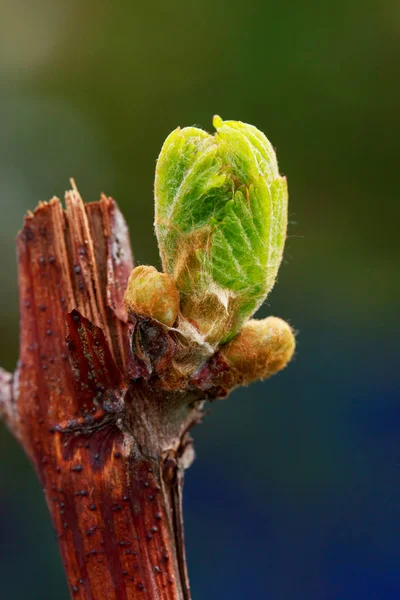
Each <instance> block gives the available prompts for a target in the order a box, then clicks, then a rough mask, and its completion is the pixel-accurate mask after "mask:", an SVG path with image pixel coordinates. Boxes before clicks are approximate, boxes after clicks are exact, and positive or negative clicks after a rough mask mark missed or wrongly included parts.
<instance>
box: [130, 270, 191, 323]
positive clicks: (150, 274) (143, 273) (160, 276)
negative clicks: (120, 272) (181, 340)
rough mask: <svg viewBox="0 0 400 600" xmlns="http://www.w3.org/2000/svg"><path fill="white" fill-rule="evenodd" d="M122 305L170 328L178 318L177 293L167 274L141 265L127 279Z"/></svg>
mask: <svg viewBox="0 0 400 600" xmlns="http://www.w3.org/2000/svg"><path fill="white" fill-rule="evenodd" d="M124 304H125V306H126V308H127V310H128V311H131V312H134V313H138V314H140V315H143V316H147V317H151V318H152V319H155V320H157V321H159V322H160V323H162V324H163V325H166V326H167V327H172V326H173V324H174V323H175V321H176V319H177V317H178V312H179V292H178V290H177V288H176V285H175V283H174V281H173V280H172V279H171V277H170V276H169V275H168V274H166V273H160V272H159V271H157V269H155V268H154V267H150V266H146V265H141V266H139V267H136V268H135V269H133V271H132V273H131V275H130V277H129V280H128V286H127V288H126V292H125V296H124Z"/></svg>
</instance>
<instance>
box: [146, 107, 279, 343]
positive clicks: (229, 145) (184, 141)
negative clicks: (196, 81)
mask: <svg viewBox="0 0 400 600" xmlns="http://www.w3.org/2000/svg"><path fill="white" fill-rule="evenodd" d="M214 126H215V128H216V130H217V133H216V134H215V135H210V134H208V133H206V132H204V131H202V130H201V129H197V128H195V127H186V128H184V129H179V128H178V129H176V130H175V131H173V132H172V133H171V134H170V135H169V136H168V138H167V139H166V141H165V143H164V145H163V147H162V150H161V153H160V156H159V158H158V162H157V168H156V178H155V198H156V218H155V227H156V233H157V238H158V244H159V248H160V254H161V259H162V264H163V269H164V271H165V272H167V273H168V274H170V275H171V276H172V277H173V279H174V280H175V282H176V285H177V287H178V289H179V291H180V294H181V312H182V315H183V316H184V317H185V318H186V319H189V320H190V321H191V322H192V323H193V324H194V325H195V326H196V327H197V329H198V330H199V331H200V333H201V334H202V335H203V337H204V339H205V340H206V341H207V342H210V343H211V344H213V345H215V344H218V343H224V342H226V341H228V340H229V339H231V338H232V337H233V336H234V335H235V334H236V333H237V332H238V331H239V329H240V328H241V326H242V325H243V323H244V322H245V321H246V320H247V319H249V318H250V317H251V316H252V315H253V314H254V312H255V311H256V310H257V308H258V307H259V306H260V304H261V303H262V302H263V301H264V299H265V298H266V296H267V294H268V292H269V291H270V290H271V288H272V287H273V285H274V282H275V279H276V275H277V272H278V268H279V265H280V262H281V259H282V252H283V247H284V243H285V238H286V225H287V187H286V179H285V178H284V177H281V176H280V175H279V171H278V165H277V161H276V156H275V152H274V149H273V147H272V145H271V143H270V142H269V141H268V140H267V138H266V137H265V135H264V134H263V133H261V132H260V131H259V130H258V129H257V128H256V127H253V126H252V125H247V124H245V123H241V122H240V121H222V119H221V118H220V117H214Z"/></svg>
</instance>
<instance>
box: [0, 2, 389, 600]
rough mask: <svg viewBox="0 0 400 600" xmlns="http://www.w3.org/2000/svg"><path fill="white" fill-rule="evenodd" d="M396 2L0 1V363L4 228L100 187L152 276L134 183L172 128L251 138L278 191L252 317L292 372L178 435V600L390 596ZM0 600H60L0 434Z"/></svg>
mask: <svg viewBox="0 0 400 600" xmlns="http://www.w3.org/2000/svg"><path fill="white" fill-rule="evenodd" d="M399 36H400V3H399V2H398V1H397V0H387V1H378V0H346V1H344V0H338V1H337V2H335V3H331V2H321V1H317V0H310V1H307V2H306V1H298V2H284V1H283V2H270V1H269V0H247V2H240V1H239V0H231V1H230V2H222V1H221V0H214V1H211V0H197V1H194V0H186V1H185V2H182V1H176V2H162V1H158V0H154V1H153V2H151V3H150V2H147V3H146V2H145V3H136V2H133V1H132V0H131V1H126V0H120V1H116V2H113V3H111V2H106V1H105V0H96V2H95V1H94V0H89V1H80V2H78V1H77V0H69V1H68V2H60V1H57V0H32V1H30V2H28V1H27V0H26V1H24V0H0V117H1V129H0V215H1V216H0V259H1V273H2V276H1V289H2V292H1V296H0V339H1V344H0V364H2V365H3V366H4V367H5V368H8V369H9V370H12V369H13V367H14V364H15V362H16V359H17V354H18V309H17V285H16V281H17V279H16V265H15V248H14V238H15V234H16V232H17V230H18V229H19V227H20V226H21V223H22V218H23V215H24V213H25V212H26V210H28V209H32V208H33V207H34V206H35V205H36V203H37V201H38V200H40V199H41V200H46V199H48V198H49V197H51V196H52V195H53V194H56V195H58V196H61V197H62V195H63V193H64V190H65V189H66V188H67V187H68V185H69V184H68V178H69V177H70V176H74V177H75V178H76V181H77V183H78V186H79V188H80V191H81V193H82V195H83V197H84V199H85V200H87V201H89V200H95V199H97V198H98V197H99V193H100V192H101V191H104V192H106V193H108V194H110V195H112V196H113V197H114V198H116V200H117V201H118V203H119V205H120V207H121V208H122V210H123V212H124V214H125V216H126V218H127V221H128V223H129V225H130V229H131V239H132V244H133V248H134V252H135V256H136V259H137V262H138V263H150V264H155V265H159V258H158V251H157V245H156V240H155V237H154V235H153V225H152V221H153V194H152V187H153V176H154V168H155V161H156V158H157V155H158V152H159V150H160V148H161V144H162V142H163V140H164V139H165V137H166V135H167V134H168V133H169V132H170V131H171V130H172V129H174V128H175V127H176V126H177V125H181V126H186V125H193V124H196V125H198V126H200V127H203V128H205V129H208V130H211V119H212V115H213V114H214V113H218V114H220V115H221V116H222V117H223V118H226V119H228V118H229V119H240V120H243V121H246V122H249V123H252V124H254V125H256V126H257V127H259V128H260V129H261V130H262V131H264V132H265V133H266V134H267V136H268V137H269V138H270V140H271V141H272V143H273V144H274V146H275V147H276V148H277V152H278V158H279V162H280V168H281V172H282V173H284V174H286V175H287V177H288V182H289V192H290V226H289V238H288V242H287V245H286V251H285V260H284V264H283V266H282V268H281V271H280V276H279V280H278V283H277V285H276V287H275V289H274V291H273V293H272V294H271V296H270V298H269V299H268V303H267V305H265V306H264V307H263V309H262V311H260V312H261V315H262V316H266V315H267V314H275V315H278V316H281V317H283V318H285V319H287V320H289V321H290V322H291V323H292V324H293V326H294V327H295V328H296V329H297V330H298V331H299V334H298V351H297V356H296V360H295V362H294V363H293V364H292V365H291V366H290V367H289V368H288V369H287V370H286V371H284V372H283V373H281V374H280V375H279V376H277V377H275V378H274V379H272V380H271V381H269V382H266V383H262V384H257V385H253V386H251V387H250V388H249V389H245V390H239V391H236V392H234V393H233V394H232V396H231V397H230V399H229V400H227V401H224V402H221V403H218V404H215V405H214V406H213V407H212V410H211V413H210V415H209V416H208V417H207V419H206V420H205V422H204V424H203V425H202V426H201V427H198V429H197V430H196V431H195V439H196V447H197V454H198V460H197V461H196V463H195V464H194V466H193V467H192V468H191V469H190V471H189V472H188V473H187V477H186V488H185V518H186V535H187V546H188V556H189V568H190V574H191V584H192V591H193V597H194V600H200V599H201V598H204V597H207V598H208V599H209V600H222V599H225V598H226V599H229V600H236V599H240V600H243V599H245V598H246V599H247V598H251V599H253V598H254V599H255V598H257V599H262V600H263V599H266V600H302V599H304V600H320V599H322V598H324V599H329V600H347V599H349V600H350V599H351V600H355V599H358V598H360V599H361V600H369V599H372V598H374V599H375V598H376V599H379V600H381V599H385V600H388V599H392V598H393V599H398V598H399V597H400V550H399V544H398V539H399V537H400V476H399V466H400V405H399V398H400V394H399V391H400V375H399V350H398V341H397V339H396V338H397V337H398V334H399V333H400V331H399V330H400V327H399V324H400V323H399V314H398V313H399V307H400V279H399V258H400V257H399V232H398V228H399V221H400V208H399V192H398V187H399V184H398V173H399V151H398V139H399V138H400V120H399V104H400V102H399V101H400V93H399V92H400V81H399V73H398V65H399V59H400V41H399ZM0 454H1V457H2V460H1V462H0V486H1V491H0V532H1V533H0V597H1V598H4V600H9V599H10V600H11V599H13V600H19V599H24V600H54V598H57V600H67V598H68V593H67V588H66V583H65V581H64V575H63V571H62V566H61V562H60V559H59V556H58V551H57V547H56V542H55V539H54V535H53V532H52V528H51V525H50V522H49V518H48V515H47V509H46V507H45V504H44V500H43V498H42V492H41V490H40V487H39V485H38V483H37V481H36V478H35V476H34V474H33V471H32V468H31V467H30V465H29V464H28V461H27V459H26V458H25V456H24V455H23V453H22V451H21V450H20V448H19V446H18V445H17V443H16V442H15V441H14V440H13V439H12V438H11V435H10V434H9V433H8V431H7V430H6V429H5V427H4V426H2V427H1V430H0Z"/></svg>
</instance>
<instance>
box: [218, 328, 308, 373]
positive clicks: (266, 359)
mask: <svg viewBox="0 0 400 600" xmlns="http://www.w3.org/2000/svg"><path fill="white" fill-rule="evenodd" d="M295 346H296V342H295V337H294V335H293V331H292V329H291V327H290V325H288V323H286V321H283V320H282V319H279V318H278V317H268V318H266V319H262V320H257V319H251V320H250V321H247V323H245V324H244V326H243V328H242V329H241V331H240V333H239V334H238V335H237V336H236V337H235V338H234V339H233V340H232V341H231V342H229V343H228V344H226V345H224V346H222V347H221V353H222V354H223V356H224V357H225V358H226V359H227V360H228V362H229V364H230V365H231V368H232V370H233V371H234V373H235V377H236V383H237V384H248V383H251V382H252V381H256V380H258V379H266V378H267V377H270V376H271V375H274V374H275V373H277V372H278V371H280V370H281V369H283V368H284V367H286V365H287V364H288V362H289V361H290V360H291V358H292V356H293V354H294V350H295Z"/></svg>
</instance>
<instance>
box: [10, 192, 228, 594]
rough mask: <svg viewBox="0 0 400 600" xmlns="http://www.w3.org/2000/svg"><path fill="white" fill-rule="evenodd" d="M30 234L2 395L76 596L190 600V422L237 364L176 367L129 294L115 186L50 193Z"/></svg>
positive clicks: (127, 253) (126, 248)
mask: <svg viewBox="0 0 400 600" xmlns="http://www.w3.org/2000/svg"><path fill="white" fill-rule="evenodd" d="M17 247H18V263H19V289H20V315H21V323H20V325H21V337H20V360H19V364H18V368H17V371H16V372H15V374H14V377H13V381H11V379H10V377H9V376H8V375H7V374H5V373H4V372H0V408H2V412H3V413H4V414H5V415H6V417H7V421H8V423H9V425H10V427H11V429H12V430H13V431H14V433H15V435H16V436H17V437H18V439H19V440H20V442H21V444H22V445H23V447H24V448H25V450H26V452H27V453H28V455H29V456H30V458H31V460H32V461H33V463H34V465H35V468H36V471H37V473H38V476H39V478H40V481H41V483H42V485H43V488H44V491H45V494H46V499H47V503H48V506H49V509H50V512H51V516H52V519H53V523H54V527H55V529H56V532H57V538H58V543H59V546H60V550H61V554H62V558H63V561H64V565H65V570H66V574H67V577H68V583H69V588H70V591H71V596H72V597H73V598H81V599H88V600H89V599H90V600H100V599H101V600H104V599H107V600H114V599H115V600H132V599H136V598H143V599H146V598H147V599H148V600H150V599H151V600H157V599H165V600H178V599H179V600H188V599H189V598H190V592H189V586H188V578H187V573H186V564H185V552H184V544H183V527H182V513H181V488H182V481H183V469H184V468H185V467H186V466H188V465H189V464H190V462H191V458H192V449H191V444H190V439H189V438H188V434H187V431H188V429H189V428H190V427H191V426H192V425H193V424H194V423H195V422H196V421H198V420H199V418H200V414H201V398H204V396H205V395H207V396H208V397H215V396H222V395H224V394H225V393H226V390H225V389H224V387H223V386H222V385H221V383H219V384H218V383H216V382H217V380H218V377H219V374H222V375H223V374H226V364H225V363H224V362H223V361H222V360H221V359H218V358H217V359H215V358H214V359H213V362H212V364H210V365H209V366H207V367H206V368H205V369H204V370H203V371H201V372H200V373H198V374H197V376H196V378H195V379H193V380H192V381H191V382H188V381H183V380H182V379H179V380H174V382H171V377H167V376H166V373H167V372H169V371H170V369H169V365H170V364H171V358H172V356H173V354H174V352H175V348H176V340H174V339H173V337H172V336H171V334H170V333H168V332H166V331H165V330H163V328H162V326H160V325H159V324H157V323H155V322H151V321H149V320H148V319H147V320H146V319H140V318H139V317H138V316H135V315H130V316H129V318H128V315H127V314H126V311H125V309H124V306H123V304H122V298H123V293H124V290H125V287H126V282H127V279H128V276H129V274H130V272H131V269H132V267H133V264H132V256H131V250H130V245H129V239H128V232H127V228H126V225H125V222H124V220H123V217H122V215H121V213H120V212H119V210H118V208H117V206H116V204H115V202H114V201H113V200H112V199H110V198H106V197H102V198H101V200H100V201H99V202H96V203H93V204H88V205H86V206H85V205H83V203H82V200H81V198H80V196H79V194H78V192H77V190H76V189H74V190H72V191H71V192H70V193H68V194H67V196H66V210H65V211H64V210H63V209H62V207H61V204H60V202H59V200H57V199H53V200H51V201H50V202H49V203H48V204H43V203H42V204H40V205H39V207H38V208H37V209H36V211H35V213H34V214H29V215H28V216H27V217H26V219H25V224H24V228H23V230H22V231H21V232H20V234H19V236H18V241H17ZM164 375H165V377H164Z"/></svg>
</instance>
